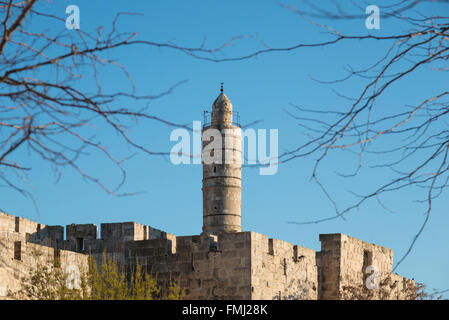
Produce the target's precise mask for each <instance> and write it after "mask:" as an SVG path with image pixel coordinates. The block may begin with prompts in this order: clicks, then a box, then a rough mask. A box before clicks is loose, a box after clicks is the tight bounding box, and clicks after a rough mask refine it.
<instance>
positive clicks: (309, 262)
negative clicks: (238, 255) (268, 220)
mask: <svg viewBox="0 0 449 320" xmlns="http://www.w3.org/2000/svg"><path fill="white" fill-rule="evenodd" d="M251 284H252V287H253V288H254V289H253V292H252V295H251V298H252V299H301V300H306V299H307V300H316V299H317V298H318V288H319V285H318V267H317V262H316V252H315V251H314V250H311V249H308V248H304V247H301V246H298V245H293V244H291V243H288V242H285V241H281V240H277V239H268V237H267V236H266V235H264V234H260V233H255V232H251Z"/></svg>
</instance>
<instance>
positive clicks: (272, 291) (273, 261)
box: [0, 212, 414, 300]
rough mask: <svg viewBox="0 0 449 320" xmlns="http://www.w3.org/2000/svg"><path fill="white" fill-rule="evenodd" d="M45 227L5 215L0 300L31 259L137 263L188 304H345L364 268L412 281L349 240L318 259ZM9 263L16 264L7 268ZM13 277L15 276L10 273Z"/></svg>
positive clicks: (297, 249)
mask: <svg viewBox="0 0 449 320" xmlns="http://www.w3.org/2000/svg"><path fill="white" fill-rule="evenodd" d="M65 233H66V237H65V238H64V227H62V226H47V225H44V224H39V223H37V222H34V221H32V220H29V219H26V218H22V217H15V216H13V215H10V214H6V213H2V212H0V242H1V244H2V246H1V247H2V249H1V251H0V258H1V259H2V261H8V263H9V267H8V268H4V269H2V271H1V273H0V296H1V295H2V294H3V295H4V293H5V292H6V291H5V290H6V289H5V288H9V289H11V288H17V286H18V279H16V278H15V277H14V276H12V275H14V273H12V275H11V273H10V270H12V268H16V269H18V270H21V272H22V273H23V274H25V273H26V270H28V269H29V268H30V267H31V266H33V265H35V263H31V261H32V259H33V257H32V252H34V251H35V250H36V248H37V249H39V248H40V249H41V251H42V252H44V253H45V254H44V256H46V257H47V258H50V260H51V259H54V257H56V256H58V257H63V260H64V263H65V264H67V263H76V264H79V265H84V266H85V265H86V264H87V257H88V255H89V254H90V255H92V256H93V257H94V258H95V259H96V261H97V263H101V262H102V260H103V256H104V254H106V256H107V257H111V258H114V259H116V261H117V262H118V263H119V264H121V265H123V266H124V267H125V268H128V270H129V269H132V268H134V267H135V265H136V263H139V264H141V265H143V266H144V267H145V268H146V269H147V270H148V271H149V272H151V273H153V274H155V275H157V278H158V281H159V282H161V284H164V283H166V282H168V281H169V280H171V279H176V280H178V281H179V283H180V285H181V286H182V287H183V288H184V289H186V293H187V298H188V299H313V300H314V299H343V298H344V296H343V292H344V288H345V286H348V285H363V283H364V281H365V279H366V274H365V270H366V268H367V266H370V265H371V266H375V268H377V269H378V270H379V273H380V274H381V275H391V277H392V278H393V279H394V280H395V281H396V282H397V283H399V284H400V286H399V287H398V288H397V289H395V290H396V291H395V292H396V293H395V294H396V295H395V297H400V294H401V291H400V288H402V287H404V286H406V285H414V282H413V281H412V280H408V279H405V278H403V277H400V276H399V275H396V274H392V264H393V251H392V250H390V249H387V248H385V247H382V246H378V245H375V244H372V243H367V242H364V241H362V240H360V239H357V238H353V237H351V236H348V235H345V234H340V233H338V234H321V235H320V236H319V240H320V241H321V251H318V252H317V251H315V250H312V249H309V248H305V247H303V246H300V245H295V244H292V243H289V242H286V241H282V240H278V239H273V238H269V237H268V236H266V235H264V234H260V233H257V232H235V233H218V234H215V235H213V234H205V233H203V234H201V235H191V236H175V235H173V234H170V233H167V232H164V231H161V230H159V229H156V228H153V227H151V226H148V225H143V224H140V223H137V222H123V223H102V224H101V228H100V229H99V228H98V226H97V225H95V224H70V225H67V226H66V232H65ZM9 261H12V262H9ZM11 272H12V271H11Z"/></svg>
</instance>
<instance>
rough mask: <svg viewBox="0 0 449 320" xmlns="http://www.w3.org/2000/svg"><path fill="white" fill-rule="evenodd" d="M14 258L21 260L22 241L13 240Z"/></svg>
mask: <svg viewBox="0 0 449 320" xmlns="http://www.w3.org/2000/svg"><path fill="white" fill-rule="evenodd" d="M14 259H15V260H22V242H20V241H14Z"/></svg>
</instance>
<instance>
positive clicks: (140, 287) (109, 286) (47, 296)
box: [9, 255, 184, 300]
mask: <svg viewBox="0 0 449 320" xmlns="http://www.w3.org/2000/svg"><path fill="white" fill-rule="evenodd" d="M86 269H87V270H80V273H79V278H77V279H74V278H72V277H71V276H70V274H69V273H67V272H66V270H64V269H63V268H62V267H61V263H60V261H59V259H56V260H55V262H54V264H53V265H51V264H48V263H45V264H44V263H39V264H38V265H37V267H36V268H35V269H32V270H30V273H29V275H27V276H25V277H23V278H22V287H21V289H20V290H19V291H17V292H14V293H13V292H9V297H10V298H14V299H31V300H180V299H182V298H183V297H184V290H182V289H181V287H180V286H179V284H178V282H177V281H176V280H174V279H171V280H170V281H169V282H168V284H167V285H165V286H163V285H161V284H159V283H158V282H157V279H156V278H155V277H154V276H152V275H151V274H149V273H148V272H147V271H146V269H145V268H144V267H143V266H142V265H140V264H138V263H137V264H136V265H135V268H134V270H132V271H127V270H125V269H124V268H123V267H121V266H120V265H119V264H118V263H117V261H116V260H114V259H112V258H109V257H106V255H103V262H102V264H101V265H100V267H98V266H97V262H96V261H95V259H94V258H93V257H89V262H88V267H87V268H86Z"/></svg>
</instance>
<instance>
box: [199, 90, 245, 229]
mask: <svg viewBox="0 0 449 320" xmlns="http://www.w3.org/2000/svg"><path fill="white" fill-rule="evenodd" d="M232 119H233V116H232V103H231V101H230V100H229V99H228V97H226V95H225V94H224V93H223V86H222V88H221V93H220V95H219V96H218V97H217V99H215V101H214V103H213V105H212V114H211V117H210V123H208V124H205V125H204V127H203V188H202V190H203V232H204V233H206V234H217V233H221V232H241V231H242V223H241V208H242V179H241V178H242V164H241V152H242V151H241V129H240V125H239V124H238V123H237V126H236V125H233V121H232ZM209 129H216V130H218V131H219V132H220V133H221V137H222V149H221V151H222V154H221V159H222V161H219V162H221V163H215V162H214V163H211V164H207V163H205V161H204V159H205V150H204V147H205V146H207V145H208V143H212V142H213V140H212V139H211V141H208V140H207V139H204V137H205V135H204V133H205V132H206V130H209ZM217 149H218V148H217ZM217 162H218V161H217Z"/></svg>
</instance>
